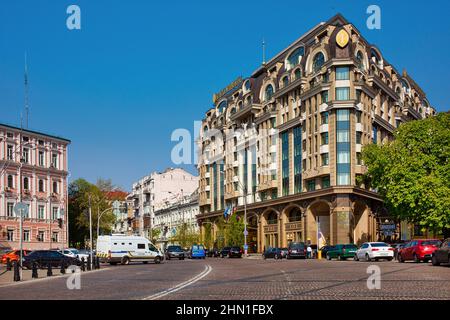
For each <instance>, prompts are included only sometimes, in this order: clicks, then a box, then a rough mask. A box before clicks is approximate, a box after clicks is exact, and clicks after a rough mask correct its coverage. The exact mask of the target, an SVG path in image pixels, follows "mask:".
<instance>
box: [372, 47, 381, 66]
mask: <svg viewBox="0 0 450 320" xmlns="http://www.w3.org/2000/svg"><path fill="white" fill-rule="evenodd" d="M370 56H371V58H372V60H373V61H374V62H375V63H376V64H378V63H379V62H380V61H381V56H380V55H379V54H378V52H377V51H376V50H375V49H373V48H372V49H370Z"/></svg>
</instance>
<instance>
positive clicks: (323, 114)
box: [320, 112, 328, 124]
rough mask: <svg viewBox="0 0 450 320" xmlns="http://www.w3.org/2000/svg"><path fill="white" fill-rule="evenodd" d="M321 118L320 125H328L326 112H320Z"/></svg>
mask: <svg viewBox="0 0 450 320" xmlns="http://www.w3.org/2000/svg"><path fill="white" fill-rule="evenodd" d="M320 117H321V121H320V122H321V124H328V112H322V113H321V114H320Z"/></svg>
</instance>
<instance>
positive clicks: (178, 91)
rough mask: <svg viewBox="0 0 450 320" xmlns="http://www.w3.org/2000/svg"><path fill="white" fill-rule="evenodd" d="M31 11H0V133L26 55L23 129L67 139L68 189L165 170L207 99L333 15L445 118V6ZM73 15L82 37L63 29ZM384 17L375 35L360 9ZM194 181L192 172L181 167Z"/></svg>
mask: <svg viewBox="0 0 450 320" xmlns="http://www.w3.org/2000/svg"><path fill="white" fill-rule="evenodd" d="M430 3H431V2H426V1H355V0H352V1H337V0H336V1H320V4H319V2H317V1H266V0H263V1H229V0H227V1H225V0H222V1H211V0H209V1H193V0H192V1H188V0H184V1H178V0H177V1H170V2H168V1H149V0H145V1H144V0H140V1H139V0H134V1H133V0H130V1H119V0H117V1H113V0H108V1H106V0H89V1H86V0H71V1H64V0H53V1H51V0H40V1H22V0H15V1H2V2H1V3H0V122H3V123H9V124H13V125H19V124H20V112H21V110H22V108H23V101H24V94H23V92H24V88H23V68H24V53H25V51H26V52H27V53H28V64H29V79H30V106H31V115H30V128H31V129H34V130H38V131H43V132H48V133H50V134H55V135H59V136H63V137H66V138H68V139H71V140H72V145H71V146H70V150H69V161H70V163H69V166H70V171H71V178H70V179H71V180H73V179H75V178H79V177H84V178H86V179H88V180H90V181H95V180H96V179H97V178H98V177H104V178H112V179H113V182H114V183H116V184H118V185H120V186H122V187H123V188H125V189H127V190H129V189H130V188H131V183H132V182H133V181H135V180H137V179H138V178H140V177H142V176H144V175H146V174H148V173H149V172H151V171H154V170H158V171H159V170H163V169H164V168H166V167H168V166H173V164H172V163H171V161H170V151H171V149H172V147H173V146H174V143H173V142H171V141H170V136H171V133H172V131H173V130H174V129H176V128H187V129H190V130H193V122H194V120H201V118H202V117H203V115H204V113H205V111H206V110H207V109H208V108H209V107H210V105H211V96H212V94H213V93H214V92H217V91H219V90H220V89H222V87H225V86H226V85H227V84H228V83H229V82H231V81H232V80H234V79H235V78H236V77H237V76H239V75H242V76H247V75H249V74H250V73H251V72H252V71H254V70H255V69H256V68H257V67H258V66H259V64H260V63H261V59H262V57H261V55H262V54H261V41H262V39H263V38H264V39H265V41H266V43H267V51H266V52H267V58H268V59H270V58H271V57H273V56H274V55H275V54H277V53H278V52H279V51H281V50H282V49H283V48H285V47H287V46H288V45H289V44H290V43H291V42H293V41H294V40H295V39H297V38H298V37H299V36H301V35H302V34H303V33H305V32H306V31H307V30H309V29H311V28H312V27H313V26H315V25H316V24H317V23H319V22H321V21H326V20H328V19H329V18H331V17H332V16H333V15H334V14H336V13H338V12H340V13H341V14H343V15H344V17H346V18H347V19H348V20H349V21H350V22H352V23H353V24H354V25H356V27H357V28H358V29H359V30H360V31H361V32H362V34H363V35H364V36H365V37H366V39H368V41H370V42H372V43H374V44H376V45H377V46H378V47H379V48H380V49H381V51H382V54H383V56H384V57H385V59H386V60H388V61H389V62H390V63H392V64H393V65H394V66H396V68H397V70H399V71H400V72H401V70H403V68H406V69H407V70H408V72H409V74H410V75H411V76H412V77H413V78H414V79H415V80H416V82H417V83H418V84H419V85H420V86H421V87H422V88H423V89H424V90H425V92H426V93H427V95H428V99H429V101H430V102H431V104H432V105H434V106H435V107H436V108H437V110H438V111H446V110H449V102H448V101H449V100H448V92H450V84H449V83H450V82H449V81H448V74H449V72H450V70H449V63H448V61H447V58H448V52H449V51H450V44H449V41H448V39H449V38H450V37H449V36H450V23H449V22H448V21H449V19H448V14H449V13H450V5H449V2H448V1H434V2H433V5H428V4H430ZM70 4H77V5H79V6H80V8H81V19H82V22H81V23H82V25H81V26H82V29H81V30H79V31H69V30H68V29H67V28H66V19H67V16H68V15H67V14H66V9H67V7H68V6H69V5H70ZM371 4H377V5H379V6H380V8H381V30H369V29H367V27H366V19H367V17H368V15H367V14H366V9H367V7H368V6H369V5H371ZM187 168H188V169H189V170H190V171H191V172H195V168H194V167H193V166H188V167H187Z"/></svg>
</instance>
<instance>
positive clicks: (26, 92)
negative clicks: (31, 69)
mask: <svg viewBox="0 0 450 320" xmlns="http://www.w3.org/2000/svg"><path fill="white" fill-rule="evenodd" d="M24 85H25V128H26V129H28V117H29V115H30V108H29V105H28V63H27V53H26V52H25V73H24Z"/></svg>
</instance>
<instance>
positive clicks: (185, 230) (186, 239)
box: [170, 223, 200, 248]
mask: <svg viewBox="0 0 450 320" xmlns="http://www.w3.org/2000/svg"><path fill="white" fill-rule="evenodd" d="M170 241H171V242H174V243H178V244H179V245H180V246H182V247H183V248H186V247H190V246H192V245H193V244H197V243H199V242H200V233H199V232H197V231H196V230H195V229H194V228H193V227H192V226H190V225H189V224H187V223H183V224H182V225H180V226H179V227H178V228H177V232H176V234H175V236H173V237H171V238H170Z"/></svg>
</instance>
